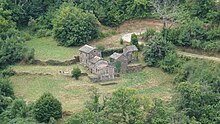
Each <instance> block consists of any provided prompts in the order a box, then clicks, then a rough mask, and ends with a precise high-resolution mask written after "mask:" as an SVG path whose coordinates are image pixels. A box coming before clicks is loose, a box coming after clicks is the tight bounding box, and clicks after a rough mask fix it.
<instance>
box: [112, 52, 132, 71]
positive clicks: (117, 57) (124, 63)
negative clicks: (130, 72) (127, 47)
mask: <svg viewBox="0 0 220 124" xmlns="http://www.w3.org/2000/svg"><path fill="white" fill-rule="evenodd" d="M117 61H120V62H121V70H120V73H126V71H127V66H128V59H127V57H126V56H124V54H121V53H116V52H115V53H113V54H112V55H111V56H110V63H111V65H112V66H115V64H116V62H117ZM115 70H116V69H115Z"/></svg>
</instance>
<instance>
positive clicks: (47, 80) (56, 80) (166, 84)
mask: <svg viewBox="0 0 220 124" xmlns="http://www.w3.org/2000/svg"><path fill="white" fill-rule="evenodd" d="M75 66H77V65H75ZM79 67H80V68H83V67H82V66H80V65H79ZM72 68H73V66H13V67H12V69H14V70H16V71H17V72H30V73H51V74H52V75H53V76H39V75H25V76H13V77H11V80H12V82H13V87H14V90H15V95H16V96H18V97H21V98H23V99H25V100H26V101H28V102H34V101H35V100H36V99H38V98H39V97H40V96H41V95H42V94H43V93H44V92H50V93H52V94H53V95H54V96H55V97H57V98H58V99H59V100H60V101H61V102H62V104H63V108H64V111H71V112H78V111H81V110H82V109H83V107H84V102H85V101H86V100H88V99H89V96H90V92H89V89H91V88H92V87H96V88H97V89H98V90H99V91H100V93H102V94H103V95H109V94H111V93H112V92H113V91H115V90H117V89H119V88H125V87H126V88H134V89H137V90H138V91H139V93H140V94H141V95H144V96H147V97H149V98H150V99H153V98H161V99H164V100H169V99H170V98H171V96H172V94H173V87H172V83H171V82H172V80H173V77H174V76H173V75H169V74H165V73H164V72H162V71H161V70H160V69H157V68H146V69H144V70H143V71H141V72H137V73H131V74H124V75H122V76H121V77H120V78H118V79H117V80H114V81H109V82H105V83H114V82H115V83H117V84H116V85H108V86H102V85H100V84H99V83H92V82H91V81H90V80H89V79H88V77H85V76H84V77H80V80H75V79H72V78H71V77H68V76H65V75H60V74H58V71H59V70H67V71H68V70H71V69H72Z"/></svg>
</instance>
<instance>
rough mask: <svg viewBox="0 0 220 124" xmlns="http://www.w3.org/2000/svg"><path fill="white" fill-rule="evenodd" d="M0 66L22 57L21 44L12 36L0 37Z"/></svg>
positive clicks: (22, 48)
mask: <svg viewBox="0 0 220 124" xmlns="http://www.w3.org/2000/svg"><path fill="white" fill-rule="evenodd" d="M0 48H1V49H0V68H5V67H6V66H7V65H9V64H13V63H16V62H18V61H21V60H22V58H23V52H24V47H23V44H22V43H20V42H19V41H17V40H16V39H14V38H10V39H6V40H1V39H0Z"/></svg>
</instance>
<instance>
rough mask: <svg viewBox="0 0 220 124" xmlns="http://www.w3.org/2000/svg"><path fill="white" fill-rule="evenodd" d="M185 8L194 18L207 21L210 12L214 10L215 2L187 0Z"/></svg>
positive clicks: (210, 0) (212, 0)
mask: <svg viewBox="0 0 220 124" xmlns="http://www.w3.org/2000/svg"><path fill="white" fill-rule="evenodd" d="M185 1H186V2H185V6H186V8H187V9H188V10H189V11H190V15H191V16H192V17H199V18H201V19H206V18H207V16H208V14H209V12H210V11H212V10H214V7H213V6H214V5H215V2H216V1H215V0H185Z"/></svg>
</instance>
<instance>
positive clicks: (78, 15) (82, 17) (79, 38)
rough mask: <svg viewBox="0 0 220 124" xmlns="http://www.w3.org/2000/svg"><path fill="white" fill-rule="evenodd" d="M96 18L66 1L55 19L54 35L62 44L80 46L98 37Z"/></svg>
mask: <svg viewBox="0 0 220 124" xmlns="http://www.w3.org/2000/svg"><path fill="white" fill-rule="evenodd" d="M96 22H97V20H96V18H95V17H94V16H93V15H92V14H90V13H85V12H83V11H82V10H81V9H78V8H76V7H74V5H73V4H70V3H69V5H68V4H66V3H64V4H63V5H62V6H61V7H60V9H59V10H58V11H57V14H56V16H55V19H54V20H53V26H54V29H53V31H54V37H55V39H56V40H57V41H58V43H59V44H60V45H62V46H80V45H84V44H86V43H88V42H89V41H90V40H93V39H95V38H98V35H99V30H98V25H97V23H96Z"/></svg>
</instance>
